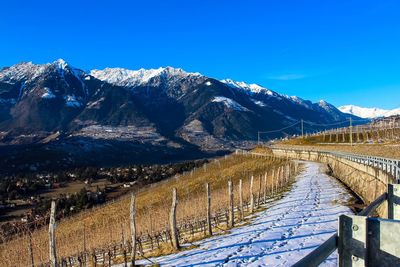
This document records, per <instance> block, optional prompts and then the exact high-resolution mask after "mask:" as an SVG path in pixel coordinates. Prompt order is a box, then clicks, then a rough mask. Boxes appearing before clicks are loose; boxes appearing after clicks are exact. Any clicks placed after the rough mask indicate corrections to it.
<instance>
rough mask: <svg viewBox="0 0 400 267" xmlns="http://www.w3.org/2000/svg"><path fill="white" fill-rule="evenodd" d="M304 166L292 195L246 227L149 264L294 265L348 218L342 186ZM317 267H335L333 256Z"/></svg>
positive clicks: (307, 164)
mask: <svg viewBox="0 0 400 267" xmlns="http://www.w3.org/2000/svg"><path fill="white" fill-rule="evenodd" d="M304 165H305V170H304V171H303V172H302V173H301V174H300V175H298V176H297V178H296V182H295V183H294V185H293V187H292V190H291V191H290V192H287V193H286V194H285V195H284V197H283V198H281V199H280V200H277V201H272V202H270V203H269V204H267V209H266V210H264V211H261V212H259V213H258V214H256V215H255V216H254V218H253V219H252V222H251V224H248V225H245V226H240V227H237V228H234V229H232V230H231V231H230V232H229V233H228V234H226V235H218V236H213V237H211V238H207V239H204V240H201V241H198V242H195V244H196V245H198V247H197V248H195V249H192V250H187V251H182V252H179V253H177V254H171V255H167V256H162V257H158V258H152V259H151V261H152V262H155V263H159V264H161V265H162V266H291V265H293V264H294V263H295V262H297V261H298V260H300V259H301V258H302V257H304V256H305V255H307V254H308V253H310V252H311V251H312V250H314V249H315V248H316V247H318V246H319V245H320V244H322V243H323V242H324V241H325V240H327V239H328V238H329V237H330V236H331V235H333V234H334V233H335V232H336V230H337V221H338V217H339V215H341V214H351V213H352V212H351V210H350V209H349V208H348V207H347V206H345V204H344V202H345V201H346V200H348V199H349V198H350V197H351V196H350V194H349V193H348V192H347V190H346V189H345V188H344V186H343V185H342V184H341V183H340V182H339V181H337V180H336V179H334V178H332V177H330V176H328V175H326V174H325V173H323V172H322V171H321V167H322V166H323V165H322V164H320V163H314V162H305V164H304ZM138 264H151V263H150V262H149V261H148V260H141V261H139V262H138ZM120 266H122V265H120ZM322 266H337V253H336V252H335V253H333V254H332V255H331V256H330V257H329V258H328V259H327V260H326V261H325V262H324V263H323V264H322Z"/></svg>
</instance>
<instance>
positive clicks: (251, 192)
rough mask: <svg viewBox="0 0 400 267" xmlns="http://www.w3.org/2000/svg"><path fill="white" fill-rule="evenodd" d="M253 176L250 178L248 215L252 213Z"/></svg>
mask: <svg viewBox="0 0 400 267" xmlns="http://www.w3.org/2000/svg"><path fill="white" fill-rule="evenodd" d="M253 184H254V176H253V175H252V176H251V178H250V213H253V212H254V192H253V187H254V186H253Z"/></svg>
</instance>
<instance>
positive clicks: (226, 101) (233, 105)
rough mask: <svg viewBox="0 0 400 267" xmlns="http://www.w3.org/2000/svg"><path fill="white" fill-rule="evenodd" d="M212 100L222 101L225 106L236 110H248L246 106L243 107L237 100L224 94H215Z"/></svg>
mask: <svg viewBox="0 0 400 267" xmlns="http://www.w3.org/2000/svg"><path fill="white" fill-rule="evenodd" d="M212 102H216V103H223V104H224V105H225V106H226V107H227V108H230V109H233V110H237V111H249V110H248V109H247V108H245V107H243V106H242V105H240V104H239V103H238V102H236V101H234V100H232V99H230V98H227V97H224V96H216V97H214V98H213V100H212Z"/></svg>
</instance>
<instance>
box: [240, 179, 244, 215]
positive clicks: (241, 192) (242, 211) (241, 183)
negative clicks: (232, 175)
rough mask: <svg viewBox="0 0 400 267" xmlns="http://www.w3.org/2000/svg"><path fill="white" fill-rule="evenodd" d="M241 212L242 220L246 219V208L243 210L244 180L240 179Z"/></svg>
mask: <svg viewBox="0 0 400 267" xmlns="http://www.w3.org/2000/svg"><path fill="white" fill-rule="evenodd" d="M239 212H240V220H243V219H244V210H243V181H242V179H240V180H239Z"/></svg>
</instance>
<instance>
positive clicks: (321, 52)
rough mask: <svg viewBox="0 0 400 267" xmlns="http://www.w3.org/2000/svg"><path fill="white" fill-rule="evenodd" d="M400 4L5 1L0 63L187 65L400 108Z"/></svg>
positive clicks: (296, 91)
mask: <svg viewBox="0 0 400 267" xmlns="http://www.w3.org/2000/svg"><path fill="white" fill-rule="evenodd" d="M399 11H400V1H390V0H388V1H368V0H364V1H351V0H350V1H321V0H319V1H311V0H309V1H308V0H303V1H299V0H298V1H294V0H293V1H285V0H280V1H272V0H270V1H267V0H264V1H262V0H260V1H253V0H247V1H234V0H231V1H224V0H220V1H215V0H214V1H211V0H199V1H188V0H186V1H168V0H163V1H155V0H154V1H151V0H149V1H119V0H114V1H101V0H97V1H71V0H70V1H7V2H6V1H2V3H1V4H0V23H1V25H2V27H1V28H2V33H1V37H0V66H9V65H13V64H15V63H17V62H20V61H33V62H34V63H45V62H50V61H54V60H55V59H57V58H63V59H65V60H67V61H68V62H70V63H71V64H72V65H74V66H77V67H80V68H82V69H86V70H88V69H92V68H100V69H101V68H105V67H124V68H130V69H138V68H141V67H144V68H156V67H159V66H173V67H181V68H183V69H185V70H187V71H198V72H201V73H203V74H205V75H207V76H210V77H215V78H218V79H222V78H232V79H234V80H239V81H246V82H251V83H258V84H260V85H263V86H265V87H268V88H270V89H273V90H276V91H278V92H280V93H285V94H288V95H298V96H300V97H302V98H305V99H310V100H313V101H318V100H320V99H325V100H327V101H328V102H331V103H333V104H335V105H343V104H357V105H361V106H377V107H381V108H395V107H399V106H400V71H399V70H400V52H399V49H400V16H399V15H398V14H399Z"/></svg>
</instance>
